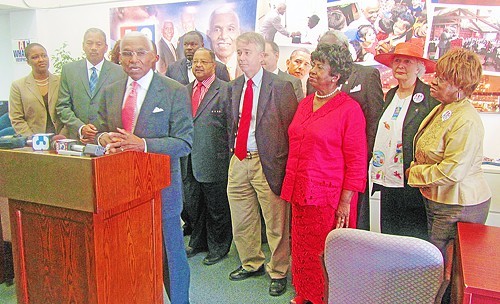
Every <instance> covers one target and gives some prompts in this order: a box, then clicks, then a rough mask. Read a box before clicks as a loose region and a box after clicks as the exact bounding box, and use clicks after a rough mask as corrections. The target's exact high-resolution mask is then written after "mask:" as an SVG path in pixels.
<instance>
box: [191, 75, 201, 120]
mask: <svg viewBox="0 0 500 304" xmlns="http://www.w3.org/2000/svg"><path fill="white" fill-rule="evenodd" d="M202 87H203V83H201V82H198V84H197V85H196V88H195V89H194V92H193V98H191V106H192V107H191V110H192V113H193V117H195V116H196V111H198V106H199V105H200V102H201V88H202Z"/></svg>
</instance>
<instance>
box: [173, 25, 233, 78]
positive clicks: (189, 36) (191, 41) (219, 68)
mask: <svg viewBox="0 0 500 304" xmlns="http://www.w3.org/2000/svg"><path fill="white" fill-rule="evenodd" d="M203 46H204V45H203V36H201V34H200V33H198V32H197V31H191V32H188V33H186V34H184V56H185V57H186V58H182V59H179V60H177V61H175V62H174V63H172V64H170V65H169V66H168V68H167V73H166V74H165V75H166V76H167V77H170V78H172V79H174V80H177V81H178V82H180V83H182V84H183V85H187V84H189V83H190V82H193V81H194V79H195V76H194V74H193V71H192V70H191V66H192V61H193V56H194V52H196V50H197V49H199V48H200V47H203ZM215 76H216V77H217V78H219V79H220V80H223V81H230V78H229V72H228V71H227V68H226V66H225V65H224V64H223V63H221V62H218V61H216V68H215Z"/></svg>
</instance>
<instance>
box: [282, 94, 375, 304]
mask: <svg viewBox="0 0 500 304" xmlns="http://www.w3.org/2000/svg"><path fill="white" fill-rule="evenodd" d="M313 99H314V94H311V95H309V96H307V97H306V98H304V99H303V100H302V101H301V102H300V103H299V107H298V109H297V112H296V113H295V116H294V118H293V120H292V123H291V124H290V127H289V129H288V135H289V143H290V144H289V154H288V162H287V167H286V175H285V179H284V181H283V187H282V192H281V198H283V199H284V200H286V201H288V202H290V203H291V205H292V281H293V285H294V287H295V291H296V294H297V296H301V297H303V298H305V299H307V300H309V301H312V302H313V303H315V304H316V303H323V302H324V291H325V278H324V274H323V262H322V255H323V251H324V248H325V240H326V236H327V235H328V233H329V232H330V231H331V230H332V229H333V228H334V227H335V225H336V222H335V211H336V209H337V206H338V204H339V201H340V194H341V192H342V189H347V190H352V191H354V192H355V193H356V194H355V195H354V197H353V198H352V201H351V212H350V215H349V227H352V228H355V227H356V208H357V206H356V202H357V192H363V191H364V189H365V185H366V176H367V172H366V170H367V163H366V153H367V152H366V149H367V147H366V133H365V118H364V115H363V112H362V110H361V107H360V106H359V104H358V103H357V102H356V101H355V100H354V99H352V98H351V97H349V96H348V95H347V94H346V93H344V92H340V93H338V94H337V95H335V96H334V97H333V98H331V99H330V100H329V101H328V102H327V103H325V104H324V105H323V106H322V107H321V108H319V109H318V110H316V112H313V111H312V109H313Z"/></svg>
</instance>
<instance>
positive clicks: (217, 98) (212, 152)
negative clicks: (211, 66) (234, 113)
mask: <svg viewBox="0 0 500 304" xmlns="http://www.w3.org/2000/svg"><path fill="white" fill-rule="evenodd" d="M187 88H188V94H189V95H190V96H191V95H192V94H193V82H192V83H190V84H189V85H188V86H187ZM230 104H231V86H230V84H229V83H227V82H225V81H222V80H219V79H217V78H215V80H214V82H213V83H212V85H211V86H210V88H209V89H208V91H207V93H206V94H205V96H204V97H203V100H202V101H201V103H200V105H199V107H198V111H197V112H196V115H195V117H193V125H194V136H193V137H194V142H193V149H192V150H191V164H192V168H193V175H194V177H195V178H196V180H197V181H198V182H201V183H213V182H217V181H223V180H227V172H228V169H229V154H228V153H227V147H228V132H227V130H228V129H227V122H228V120H227V114H228V113H229V111H228V110H229V107H230ZM185 164H187V163H186V162H185V161H183V162H182V165H183V166H184V165H185ZM183 170H184V168H183ZM185 170H187V168H185Z"/></svg>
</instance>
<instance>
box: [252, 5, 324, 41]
mask: <svg viewBox="0 0 500 304" xmlns="http://www.w3.org/2000/svg"><path fill="white" fill-rule="evenodd" d="M325 4H326V2H325V1H324V0H311V1H307V5H304V2H301V1H293V0H288V1H285V0H259V2H258V10H257V20H256V26H255V28H256V30H255V31H256V32H258V33H260V34H262V36H263V37H264V39H266V40H268V41H274V42H275V43H276V44H278V45H279V46H292V47H296V48H308V49H312V50H313V49H314V48H316V46H317V44H318V39H319V37H320V36H321V35H322V34H323V33H324V32H325V31H327V30H328V26H327V25H328V21H327V16H326V12H325Z"/></svg>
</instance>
